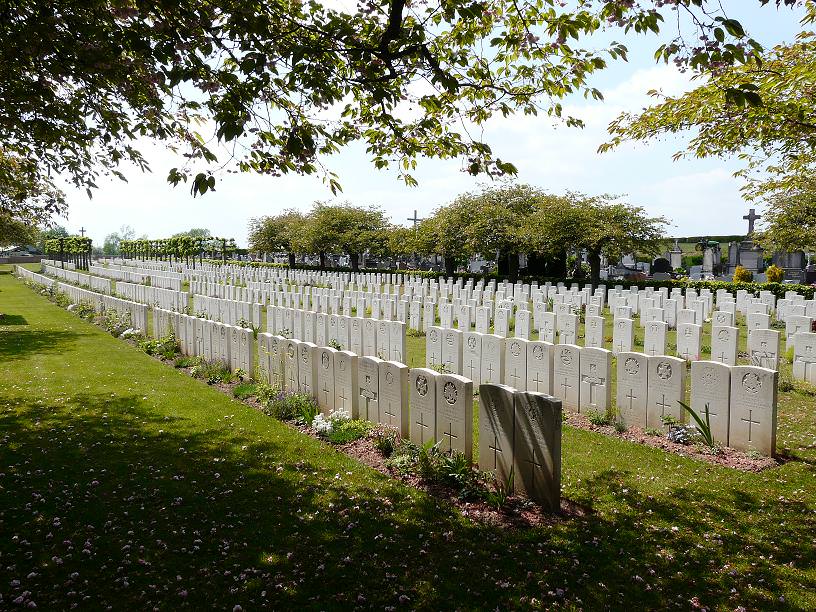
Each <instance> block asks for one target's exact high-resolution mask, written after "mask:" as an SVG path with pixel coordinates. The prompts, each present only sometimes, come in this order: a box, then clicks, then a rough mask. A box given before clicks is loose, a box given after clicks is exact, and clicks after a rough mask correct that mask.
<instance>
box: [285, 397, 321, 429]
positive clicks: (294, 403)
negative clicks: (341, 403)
mask: <svg viewBox="0 0 816 612" xmlns="http://www.w3.org/2000/svg"><path fill="white" fill-rule="evenodd" d="M285 401H286V402H287V404H288V408H287V409H288V410H290V411H291V412H292V414H294V418H295V419H297V420H299V421H300V422H301V423H304V424H310V423H312V422H313V421H314V419H315V417H316V416H317V413H318V412H320V408H319V407H318V406H317V401H315V398H313V397H312V396H311V395H308V394H306V393H291V394H289V395H287V396H286V400H285Z"/></svg>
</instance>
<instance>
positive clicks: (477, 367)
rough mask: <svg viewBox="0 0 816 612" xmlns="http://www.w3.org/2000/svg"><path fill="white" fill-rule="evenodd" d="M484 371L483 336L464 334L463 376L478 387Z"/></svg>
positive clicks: (475, 333)
mask: <svg viewBox="0 0 816 612" xmlns="http://www.w3.org/2000/svg"><path fill="white" fill-rule="evenodd" d="M481 370H482V334H480V333H478V332H465V333H463V334H462V375H463V376H464V377H466V378H469V379H470V380H472V381H473V384H474V385H476V386H477V388H478V385H480V384H481Z"/></svg>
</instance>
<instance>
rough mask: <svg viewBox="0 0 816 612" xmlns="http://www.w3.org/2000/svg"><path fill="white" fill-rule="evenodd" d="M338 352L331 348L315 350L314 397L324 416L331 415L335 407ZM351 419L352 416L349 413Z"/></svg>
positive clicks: (322, 347)
mask: <svg viewBox="0 0 816 612" xmlns="http://www.w3.org/2000/svg"><path fill="white" fill-rule="evenodd" d="M336 353H337V351H336V350H335V349H333V348H331V347H326V346H321V347H317V348H316V349H315V355H314V360H315V369H316V370H317V376H316V381H317V387H316V388H315V391H314V395H315V396H316V397H317V405H318V406H319V407H320V411H321V412H322V413H323V414H326V415H327V414H329V413H330V412H331V411H332V410H334V409H335V406H334V359H335V354H336ZM349 417H351V414H350V413H349Z"/></svg>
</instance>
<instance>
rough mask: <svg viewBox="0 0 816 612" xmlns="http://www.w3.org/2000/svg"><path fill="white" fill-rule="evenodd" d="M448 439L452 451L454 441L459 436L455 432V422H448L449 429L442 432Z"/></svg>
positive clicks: (449, 448) (449, 450)
mask: <svg viewBox="0 0 816 612" xmlns="http://www.w3.org/2000/svg"><path fill="white" fill-rule="evenodd" d="M442 435H443V436H445V437H446V438H447V439H448V451H447V452H451V451H452V450H453V441H454V439H456V438H458V437H459V436H457V435H456V434H454V433H453V423H448V431H446V432H444V433H443V434H442Z"/></svg>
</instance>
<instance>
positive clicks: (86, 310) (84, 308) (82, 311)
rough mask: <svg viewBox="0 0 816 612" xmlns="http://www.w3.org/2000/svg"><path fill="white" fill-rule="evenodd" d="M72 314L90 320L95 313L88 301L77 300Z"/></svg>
mask: <svg viewBox="0 0 816 612" xmlns="http://www.w3.org/2000/svg"><path fill="white" fill-rule="evenodd" d="M74 314H75V315H77V316H78V317H79V318H80V319H85V320H86V321H90V320H92V319H93V318H94V316H95V315H96V310H94V307H93V305H92V304H91V303H90V302H79V303H78V304H77V305H76V308H75V309H74Z"/></svg>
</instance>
